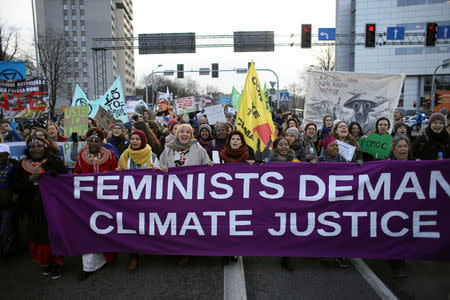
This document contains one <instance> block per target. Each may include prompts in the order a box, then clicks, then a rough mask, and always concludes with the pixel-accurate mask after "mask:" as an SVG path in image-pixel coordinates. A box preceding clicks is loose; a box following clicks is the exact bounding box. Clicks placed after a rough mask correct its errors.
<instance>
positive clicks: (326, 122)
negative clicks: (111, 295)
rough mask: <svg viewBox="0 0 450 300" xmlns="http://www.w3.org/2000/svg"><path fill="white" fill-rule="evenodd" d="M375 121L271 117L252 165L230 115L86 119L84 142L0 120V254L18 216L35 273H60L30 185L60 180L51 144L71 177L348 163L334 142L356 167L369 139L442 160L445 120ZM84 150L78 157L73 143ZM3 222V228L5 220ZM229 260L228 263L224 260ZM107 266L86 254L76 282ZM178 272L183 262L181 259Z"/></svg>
mask: <svg viewBox="0 0 450 300" xmlns="http://www.w3.org/2000/svg"><path fill="white" fill-rule="evenodd" d="M387 117H388V116H386V117H381V118H379V119H378V120H377V121H376V124H375V127H374V128H373V130H372V131H371V132H363V130H362V127H361V125H360V124H358V123H357V122H352V123H350V124H347V122H345V121H342V120H333V117H332V116H328V115H327V116H324V117H323V122H322V124H315V123H308V124H302V120H301V118H299V117H298V116H296V115H295V114H293V113H283V112H282V111H281V110H277V111H276V113H275V114H274V115H273V121H274V125H275V129H276V135H277V138H276V139H275V140H274V141H273V147H272V150H271V152H270V155H269V156H268V157H267V158H266V159H265V160H264V161H256V160H255V154H254V151H253V149H252V148H251V147H248V146H247V145H246V143H245V139H244V136H243V134H242V133H240V132H238V131H235V130H234V129H235V128H234V119H233V116H231V115H230V116H227V122H223V123H217V124H214V125H210V124H208V120H207V118H206V117H205V116H202V117H197V116H196V114H195V113H191V114H189V115H187V116H186V115H185V116H184V117H183V116H180V117H178V118H177V117H172V118H171V120H170V121H168V122H167V123H164V125H162V124H161V123H160V122H159V121H157V120H156V119H155V114H154V113H153V112H151V111H144V113H143V114H135V115H133V117H132V118H131V122H127V123H123V122H120V121H117V122H116V123H115V124H112V125H111V126H110V127H109V128H100V127H99V126H98V124H97V122H96V120H94V119H89V130H88V132H87V134H86V135H85V136H78V135H77V134H76V133H74V134H72V135H71V136H70V137H64V136H63V132H64V119H63V117H62V116H52V117H50V118H47V119H40V120H26V121H25V120H24V121H21V122H20V121H19V122H17V123H12V122H10V121H7V120H0V132H1V135H0V142H1V143H0V176H1V182H0V186H1V189H0V210H1V218H2V220H3V221H4V222H5V223H6V226H3V227H2V232H0V234H1V235H0V255H2V256H4V255H7V254H8V253H10V252H12V251H13V248H14V247H13V243H12V242H11V239H9V237H11V236H13V237H14V235H15V234H16V233H15V232H14V231H15V229H14V226H15V225H14V222H15V221H14V220H15V219H16V218H17V217H23V216H26V217H27V220H28V223H29V225H30V226H29V228H30V230H29V233H30V250H31V254H32V258H33V260H35V261H37V262H38V263H39V264H40V265H41V267H42V273H43V274H44V275H50V276H51V277H52V278H58V277H60V276H61V274H62V266H63V263H64V258H63V257H58V256H53V255H52V251H51V248H50V245H49V241H48V227H47V221H46V218H45V213H44V209H43V206H42V199H41V196H40V192H39V189H38V185H37V179H38V178H39V176H40V174H42V173H43V172H46V171H48V172H50V174H51V175H53V176H56V175H58V174H62V173H67V172H69V170H68V169H67V168H66V166H65V165H64V163H63V162H62V160H61V159H60V158H59V157H58V156H57V154H58V152H59V147H58V145H57V144H56V143H57V142H62V141H72V142H73V143H74V145H75V146H74V147H72V152H71V158H72V159H73V160H74V161H75V162H76V164H75V168H74V169H73V171H72V172H73V173H75V174H82V173H98V172H104V171H113V170H115V171H117V172H121V171H122V170H128V169H129V170H133V169H152V170H155V171H156V170H161V171H163V172H170V169H169V168H173V167H182V166H189V165H209V166H212V165H213V164H214V163H235V162H246V163H248V164H249V165H252V164H254V163H269V162H298V163H301V162H311V163H316V162H343V163H345V162H348V160H347V159H345V158H344V157H343V156H342V155H341V154H340V153H339V146H338V141H341V142H345V143H347V144H350V145H352V146H354V147H355V148H356V151H355V152H354V155H353V157H352V158H351V159H350V160H349V161H350V162H357V163H359V165H363V164H364V163H365V162H368V161H373V160H378V159H379V158H378V157H373V156H371V155H369V154H367V153H363V152H362V151H361V147H360V146H359V144H358V140H359V139H361V138H362V137H365V136H368V135H371V134H379V135H383V134H388V132H389V131H391V135H392V136H393V142H392V150H391V153H390V154H389V156H388V157H387V158H386V159H389V160H413V159H420V160H436V159H446V158H449V157H450V137H449V130H450V127H449V122H448V116H447V113H446V112H445V111H444V113H441V112H439V113H433V114H431V115H430V117H429V121H428V125H427V126H426V127H424V128H422V130H421V133H420V135H418V136H413V135H412V133H411V129H410V128H409V126H407V125H406V124H405V123H404V120H403V116H402V115H401V112H400V111H399V110H397V111H396V112H395V114H394V124H391V123H390V121H389V119H390V118H387ZM16 141H25V142H26V150H25V153H24V154H25V158H24V159H22V160H21V161H20V162H18V161H15V160H13V159H10V158H9V154H10V148H9V146H8V143H9V142H16ZM80 141H85V142H86V147H85V148H83V149H81V151H78V143H79V142H80ZM5 220H6V221H5ZM129 258H130V262H129V266H128V269H129V271H130V272H133V271H134V270H136V268H137V267H138V265H139V254H138V253H134V254H130V257H129ZM231 259H232V260H233V261H235V260H236V257H231ZM114 260H115V254H112V253H87V254H84V255H83V256H82V265H83V270H82V272H81V273H80V274H79V276H78V278H79V280H84V279H86V278H88V277H89V276H90V275H92V274H93V273H94V272H95V271H96V270H98V269H100V268H102V267H103V266H104V265H105V264H107V263H109V262H112V261H114ZM336 262H337V263H338V264H339V266H341V267H347V266H348V263H347V261H346V259H345V258H336ZM178 263H179V265H180V266H182V265H185V264H187V263H188V257H181V258H180V260H179V262H178ZM282 265H283V266H284V267H285V268H286V269H288V270H293V269H294V266H293V264H292V262H291V261H290V259H289V258H286V257H285V258H282ZM391 265H392V272H393V276H396V277H405V276H406V273H405V271H404V269H403V265H404V262H403V261H391Z"/></svg>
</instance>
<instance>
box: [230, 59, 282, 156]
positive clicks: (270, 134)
mask: <svg viewBox="0 0 450 300" xmlns="http://www.w3.org/2000/svg"><path fill="white" fill-rule="evenodd" d="M235 126H236V130H238V131H240V132H242V134H243V135H244V138H245V142H246V143H247V145H248V146H249V147H251V148H253V150H254V151H255V158H256V159H257V160H262V159H264V158H265V157H267V156H269V152H270V148H271V147H272V142H273V141H274V140H275V138H276V136H275V127H274V125H273V121H272V115H271V114H270V112H269V111H268V110H267V105H266V98H265V96H264V92H263V89H262V87H261V85H260V84H259V79H258V75H257V74H256V69H255V64H254V63H253V62H252V63H251V64H250V68H249V69H248V74H247V79H246V80H245V85H244V91H243V92H242V97H241V102H240V104H239V110H238V113H237V116H236V124H235Z"/></svg>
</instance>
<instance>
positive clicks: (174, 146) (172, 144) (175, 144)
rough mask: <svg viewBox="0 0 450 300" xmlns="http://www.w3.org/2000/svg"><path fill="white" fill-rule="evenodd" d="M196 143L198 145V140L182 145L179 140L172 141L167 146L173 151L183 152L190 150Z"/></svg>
mask: <svg viewBox="0 0 450 300" xmlns="http://www.w3.org/2000/svg"><path fill="white" fill-rule="evenodd" d="M195 143H198V141H197V140H196V139H193V140H191V141H189V142H188V143H187V144H181V143H180V142H179V141H178V140H172V141H170V142H169V143H167V144H166V146H167V147H169V148H170V149H172V150H176V151H183V150H186V149H189V148H190V147H191V146H192V145H194V144H195Z"/></svg>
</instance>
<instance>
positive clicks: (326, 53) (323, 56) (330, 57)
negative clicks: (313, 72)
mask: <svg viewBox="0 0 450 300" xmlns="http://www.w3.org/2000/svg"><path fill="white" fill-rule="evenodd" d="M334 54H335V48H334V46H328V47H327V48H325V49H322V50H321V51H320V53H319V54H318V55H315V56H314V57H315V59H316V60H317V63H318V64H319V65H318V67H319V69H320V70H323V71H333V70H334V57H335V56H334Z"/></svg>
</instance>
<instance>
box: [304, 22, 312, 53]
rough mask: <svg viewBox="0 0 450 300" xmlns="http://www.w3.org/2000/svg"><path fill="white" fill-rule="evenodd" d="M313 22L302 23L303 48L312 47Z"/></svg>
mask: <svg viewBox="0 0 450 300" xmlns="http://www.w3.org/2000/svg"><path fill="white" fill-rule="evenodd" d="M311 29H312V28H311V24H302V44H301V47H302V48H311Z"/></svg>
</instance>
